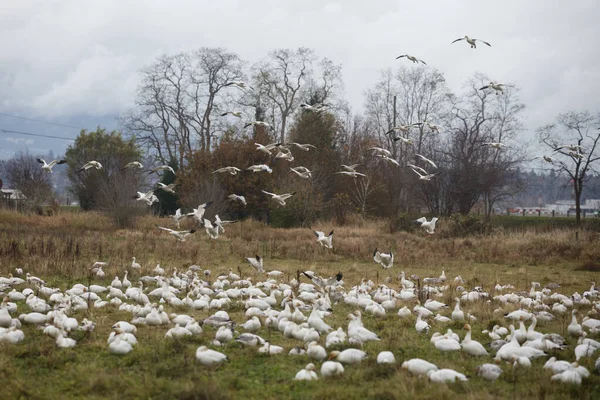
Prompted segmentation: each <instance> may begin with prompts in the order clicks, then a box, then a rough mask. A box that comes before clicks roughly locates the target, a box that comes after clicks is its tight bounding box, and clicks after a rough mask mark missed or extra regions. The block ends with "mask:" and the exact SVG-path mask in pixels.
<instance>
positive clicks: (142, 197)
mask: <svg viewBox="0 0 600 400" xmlns="http://www.w3.org/2000/svg"><path fill="white" fill-rule="evenodd" d="M132 198H133V199H135V200H136V201H143V202H144V203H146V204H147V205H149V206H151V205H152V204H154V203H157V202H158V197H156V195H155V194H154V190H149V191H147V192H145V193H143V192H137V194H136V195H135V196H133V197H132Z"/></svg>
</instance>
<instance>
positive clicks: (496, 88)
mask: <svg viewBox="0 0 600 400" xmlns="http://www.w3.org/2000/svg"><path fill="white" fill-rule="evenodd" d="M504 86H505V87H511V85H506V84H504V83H496V82H490V83H488V84H487V85H485V86H482V87H481V88H480V89H479V90H485V89H494V91H495V93H496V94H498V93H502V92H504V89H502V87H504Z"/></svg>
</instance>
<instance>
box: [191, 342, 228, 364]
mask: <svg viewBox="0 0 600 400" xmlns="http://www.w3.org/2000/svg"><path fill="white" fill-rule="evenodd" d="M196 360H197V361H198V362H199V363H200V364H202V365H204V366H205V367H216V366H219V365H221V364H223V363H224V362H225V361H227V356H226V355H225V354H223V353H220V352H218V351H215V350H211V349H209V348H208V347H206V346H200V347H198V349H197V350H196Z"/></svg>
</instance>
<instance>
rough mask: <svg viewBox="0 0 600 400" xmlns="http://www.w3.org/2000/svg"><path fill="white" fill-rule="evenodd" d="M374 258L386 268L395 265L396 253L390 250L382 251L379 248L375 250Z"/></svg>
mask: <svg viewBox="0 0 600 400" xmlns="http://www.w3.org/2000/svg"><path fill="white" fill-rule="evenodd" d="M373 260H375V262H376V263H379V264H381V266H382V267H383V268H384V269H389V268H392V266H393V265H394V253H392V251H391V250H390V252H389V254H387V253H382V252H380V251H379V250H377V249H375V251H374V252H373Z"/></svg>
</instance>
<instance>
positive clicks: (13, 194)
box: [0, 189, 27, 210]
mask: <svg viewBox="0 0 600 400" xmlns="http://www.w3.org/2000/svg"><path fill="white" fill-rule="evenodd" d="M0 195H1V203H0V205H2V207H4V208H10V209H13V210H19V209H21V208H22V206H23V201H25V200H26V199H27V197H25V195H24V194H23V192H21V191H20V190H19V189H0Z"/></svg>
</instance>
